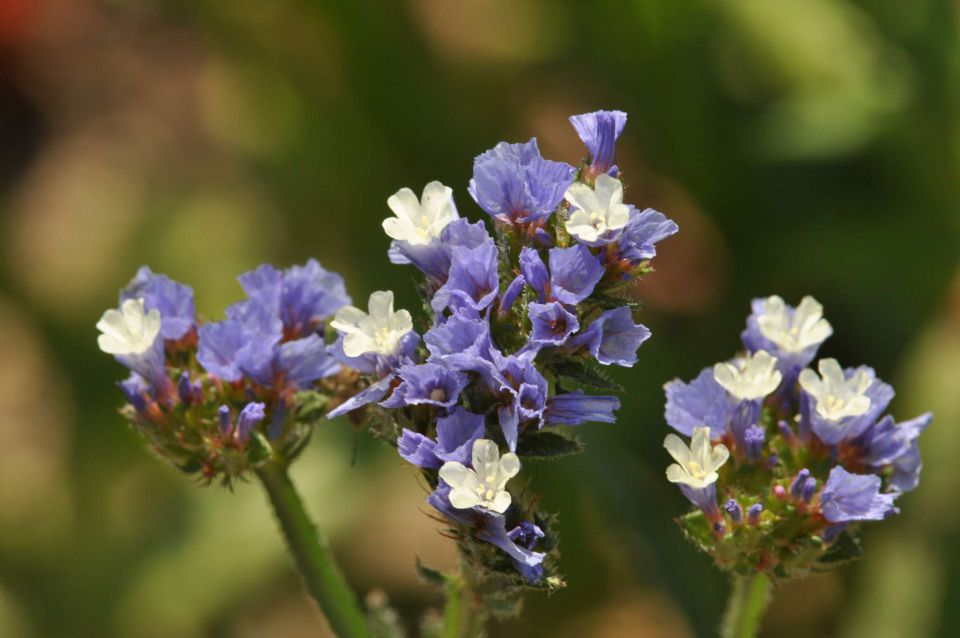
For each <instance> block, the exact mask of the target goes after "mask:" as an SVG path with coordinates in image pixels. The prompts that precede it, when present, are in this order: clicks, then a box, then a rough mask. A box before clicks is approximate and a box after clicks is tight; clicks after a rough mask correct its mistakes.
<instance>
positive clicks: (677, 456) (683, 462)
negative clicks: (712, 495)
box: [663, 427, 730, 488]
mask: <svg viewBox="0 0 960 638" xmlns="http://www.w3.org/2000/svg"><path fill="white" fill-rule="evenodd" d="M663 447H665V448H666V449H667V452H669V453H670V456H672V457H673V460H675V461H676V463H674V464H672V465H670V467H668V468H667V480H668V481H670V482H671V483H681V484H683V485H689V486H690V487H693V488H704V487H707V486H708V485H711V484H713V483H716V482H717V478H719V475H718V474H717V469H719V468H720V466H722V465H723V464H724V463H726V462H727V459H728V458H729V457H730V452H729V450H727V447H726V446H725V445H723V444H722V443H718V444H716V445H713V446H711V445H710V428H705V427H701V428H694V430H693V439H692V440H691V442H690V447H687V445H686V444H685V443H684V442H683V439H681V438H680V437H679V436H677V435H676V434H668V435H667V438H665V439H664V440H663Z"/></svg>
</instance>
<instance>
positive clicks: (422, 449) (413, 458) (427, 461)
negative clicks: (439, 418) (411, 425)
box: [397, 428, 443, 469]
mask: <svg viewBox="0 0 960 638" xmlns="http://www.w3.org/2000/svg"><path fill="white" fill-rule="evenodd" d="M436 447H437V444H436V442H435V441H433V440H432V439H431V438H429V437H426V436H424V435H422V434H420V433H419V432H413V431H411V430H408V429H407V428H403V432H401V433H400V438H398V439H397V452H399V453H400V456H401V457H403V459H404V460H405V461H407V462H408V463H413V464H414V465H416V466H417V467H422V468H429V469H439V468H440V466H441V465H443V463H442V462H441V461H440V459H438V458H437V454H436Z"/></svg>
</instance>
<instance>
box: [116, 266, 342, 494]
mask: <svg viewBox="0 0 960 638" xmlns="http://www.w3.org/2000/svg"><path fill="white" fill-rule="evenodd" d="M239 281H240V285H241V286H242V287H243V289H244V291H245V292H246V294H247V299H246V300H245V301H241V302H239V303H236V304H234V305H232V306H230V307H229V308H227V313H226V314H227V318H226V319H225V320H223V321H218V322H211V323H205V324H202V325H201V322H200V321H199V320H198V319H197V318H196V316H195V311H194V301H193V290H192V289H191V288H190V287H189V286H185V285H183V284H180V283H177V282H175V281H172V280H171V279H169V278H168V277H166V276H165V275H160V274H155V273H153V272H152V271H151V270H150V269H149V268H147V267H143V268H141V269H140V271H139V272H138V273H137V275H136V277H134V279H133V280H132V281H131V282H130V284H129V285H128V286H127V287H126V288H124V289H123V291H122V292H121V293H120V304H119V308H116V309H110V310H107V311H106V312H105V313H104V314H103V317H102V318H101V320H100V321H99V322H98V323H97V328H98V329H99V330H100V332H101V334H100V336H99V340H98V343H99V345H100V349H101V350H103V351H104V352H106V353H108V354H112V355H114V356H115V357H116V359H117V360H118V361H119V362H120V363H122V364H123V365H125V366H126V367H127V368H129V369H130V371H131V373H130V376H129V378H127V379H126V380H125V381H123V382H121V383H120V384H119V385H120V388H121V390H122V391H123V393H124V396H125V397H126V399H127V404H128V405H127V406H125V408H124V410H123V412H124V414H125V415H126V416H127V418H128V419H129V420H130V422H131V423H132V424H133V425H134V426H135V427H136V428H137V429H138V430H139V431H140V432H142V433H143V434H144V435H145V436H146V437H147V439H148V440H149V441H150V443H151V445H152V446H153V448H154V450H155V451H156V452H157V453H158V454H159V455H160V456H161V457H162V458H164V459H166V460H168V461H170V462H171V463H173V464H174V465H176V466H177V467H179V468H180V469H182V470H184V471H185V472H189V473H194V472H199V473H200V474H201V476H202V477H203V478H204V479H205V480H207V481H212V480H213V479H215V478H219V479H221V480H222V481H223V482H224V483H227V484H229V483H230V482H231V481H232V480H233V479H235V478H236V477H238V476H240V475H242V474H243V473H244V472H245V471H247V470H250V469H255V468H256V467H257V465H258V464H259V463H261V462H263V461H264V460H266V459H267V458H269V457H270V455H271V454H273V453H275V452H276V453H279V454H282V455H283V457H284V458H286V459H291V458H293V457H295V456H296V454H297V453H298V452H299V451H300V450H301V449H302V447H303V445H304V444H305V443H306V441H307V439H308V437H309V434H310V427H311V425H312V423H313V422H314V421H315V420H316V419H317V418H318V417H321V416H322V415H323V408H324V405H325V403H326V396H325V395H324V394H321V393H318V392H317V391H316V390H317V386H316V383H317V382H318V381H320V380H321V379H327V378H329V377H332V376H333V375H336V374H338V373H339V372H340V371H341V368H342V366H341V364H340V363H339V362H338V361H337V359H336V358H335V356H334V351H335V348H334V347H332V346H331V345H328V344H327V342H326V340H325V338H324V337H325V332H326V331H327V328H328V326H327V324H328V322H329V319H330V317H331V316H332V315H333V314H334V313H335V312H337V311H338V310H340V309H341V308H343V307H344V306H345V305H346V304H348V303H350V297H348V296H347V294H346V291H345V288H344V283H343V279H342V278H341V277H340V276H339V275H337V274H335V273H332V272H329V271H327V270H324V269H323V268H322V267H321V266H320V264H319V263H317V262H316V261H314V260H310V261H308V262H307V263H306V264H305V265H303V266H295V267H293V268H290V269H287V270H284V271H281V270H277V269H276V268H274V267H272V266H269V265H263V266H260V267H259V268H257V269H256V270H253V271H251V272H248V273H245V274H243V275H241V276H240V277H239Z"/></svg>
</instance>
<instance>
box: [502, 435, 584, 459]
mask: <svg viewBox="0 0 960 638" xmlns="http://www.w3.org/2000/svg"><path fill="white" fill-rule="evenodd" d="M583 450H584V445H583V443H582V442H581V441H580V440H579V439H576V438H573V437H569V436H566V435H564V434H561V433H560V432H558V431H556V430H534V431H531V432H526V433H524V434H523V435H522V436H521V437H520V439H519V440H518V441H517V455H518V456H523V457H527V458H535V459H554V458H559V457H561V456H570V455H572V454H579V453H580V452H583Z"/></svg>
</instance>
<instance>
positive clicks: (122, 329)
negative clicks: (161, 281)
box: [97, 299, 162, 355]
mask: <svg viewBox="0 0 960 638" xmlns="http://www.w3.org/2000/svg"><path fill="white" fill-rule="evenodd" d="M161 322H162V319H161V317H160V311H159V310H157V309H156V308H154V309H153V310H150V311H149V312H147V311H146V309H145V306H144V301H143V299H126V300H124V301H123V303H121V304H120V310H117V309H115V308H111V309H109V310H107V311H106V312H104V313H103V316H102V317H101V318H100V321H98V322H97V330H99V331H100V332H101V333H102V334H101V335H100V336H99V337H97V345H98V346H100V349H101V350H103V351H104V352H106V353H107V354H114V355H138V354H143V353H144V352H146V351H147V350H149V349H150V348H151V346H153V342H154V341H156V339H157V336H158V335H159V334H160V326H161Z"/></svg>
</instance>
